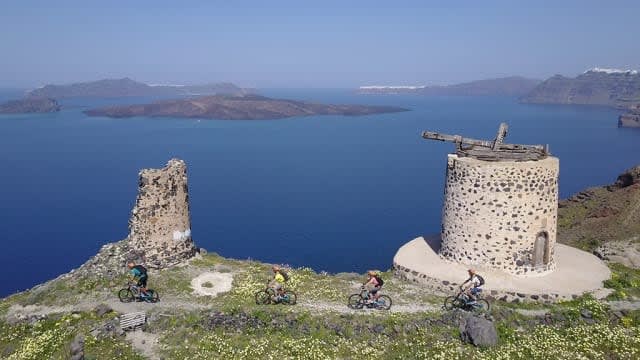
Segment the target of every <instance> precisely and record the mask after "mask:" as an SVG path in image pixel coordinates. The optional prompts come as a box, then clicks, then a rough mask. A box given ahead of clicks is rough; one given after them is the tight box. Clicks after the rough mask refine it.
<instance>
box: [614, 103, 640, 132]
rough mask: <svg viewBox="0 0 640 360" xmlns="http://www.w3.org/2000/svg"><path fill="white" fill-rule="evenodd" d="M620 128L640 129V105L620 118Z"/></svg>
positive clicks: (630, 109)
mask: <svg viewBox="0 0 640 360" xmlns="http://www.w3.org/2000/svg"><path fill="white" fill-rule="evenodd" d="M618 127H640V105H635V106H633V107H631V108H629V112H628V113H625V114H622V115H620V117H618Z"/></svg>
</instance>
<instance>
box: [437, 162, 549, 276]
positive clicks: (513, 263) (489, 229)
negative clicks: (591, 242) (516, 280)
mask: <svg viewBox="0 0 640 360" xmlns="http://www.w3.org/2000/svg"><path fill="white" fill-rule="evenodd" d="M558 172H559V161H558V159H557V158H555V157H547V158H545V159H542V160H538V161H520V162H516V161H482V160H478V159H475V158H470V157H458V156H457V155H454V154H450V155H449V157H448V161H447V176H446V184H445V195H444V206H443V214H442V231H441V237H442V244H441V248H440V256H442V257H444V258H446V259H449V260H453V261H456V262H460V263H464V264H468V265H471V266H473V265H482V266H490V267H493V268H496V269H499V270H502V271H506V272H508V273H511V274H514V275H518V276H532V275H538V274H544V273H547V272H549V271H552V270H553V269H555V266H556V265H555V259H554V257H555V254H554V247H555V242H556V222H557V209H558ZM541 238H542V239H541ZM543 240H544V241H543ZM536 254H537V255H536ZM541 254H542V258H544V261H541V260H540V259H541Z"/></svg>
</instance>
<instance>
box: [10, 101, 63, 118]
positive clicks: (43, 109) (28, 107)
mask: <svg viewBox="0 0 640 360" xmlns="http://www.w3.org/2000/svg"><path fill="white" fill-rule="evenodd" d="M56 111H60V105H59V104H58V102H57V101H56V100H54V99H50V98H27V99H23V100H11V101H7V102H5V103H3V104H0V114H27V113H50V112H56Z"/></svg>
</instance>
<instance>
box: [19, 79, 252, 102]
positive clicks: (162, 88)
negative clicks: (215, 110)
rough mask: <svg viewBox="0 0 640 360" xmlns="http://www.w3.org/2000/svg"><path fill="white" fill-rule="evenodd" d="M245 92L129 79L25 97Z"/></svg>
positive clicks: (232, 87) (219, 85)
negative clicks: (158, 83) (155, 83)
mask: <svg viewBox="0 0 640 360" xmlns="http://www.w3.org/2000/svg"><path fill="white" fill-rule="evenodd" d="M247 92H248V91H247V90H245V89H242V88H240V87H238V86H236V85H234V84H231V83H216V84H205V85H149V84H145V83H142V82H138V81H135V80H132V79H129V78H122V79H103V80H97V81H89V82H81V83H75V84H69V85H51V84H50V85H45V86H43V87H40V88H38V89H34V90H31V91H30V92H29V93H27V96H28V97H49V98H55V99H63V98H77V97H100V98H110V97H128V96H152V97H153V96H193V95H213V94H228V95H244V94H246V93H247Z"/></svg>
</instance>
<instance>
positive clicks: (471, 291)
mask: <svg viewBox="0 0 640 360" xmlns="http://www.w3.org/2000/svg"><path fill="white" fill-rule="evenodd" d="M467 272H468V273H469V278H468V279H467V280H465V281H464V282H463V283H462V284H461V285H460V290H461V291H462V292H463V293H464V294H465V295H467V296H468V297H469V302H475V301H476V300H478V298H477V295H478V294H480V293H481V292H482V287H481V286H482V285H484V279H483V278H482V276H480V275H478V273H477V272H476V271H475V270H474V269H469V270H467Z"/></svg>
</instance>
